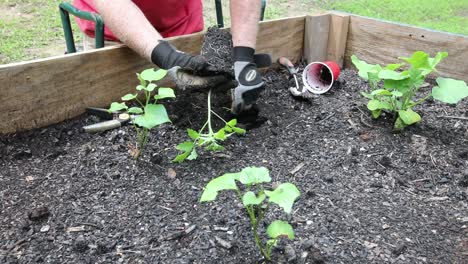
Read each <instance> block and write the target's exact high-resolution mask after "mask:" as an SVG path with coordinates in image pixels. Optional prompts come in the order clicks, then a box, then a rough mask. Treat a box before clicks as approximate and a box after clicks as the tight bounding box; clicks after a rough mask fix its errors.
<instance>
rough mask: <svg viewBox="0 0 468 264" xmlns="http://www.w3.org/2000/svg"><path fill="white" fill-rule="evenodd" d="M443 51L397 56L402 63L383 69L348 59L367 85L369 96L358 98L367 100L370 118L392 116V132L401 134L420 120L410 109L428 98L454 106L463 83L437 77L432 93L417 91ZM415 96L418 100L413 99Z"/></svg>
mask: <svg viewBox="0 0 468 264" xmlns="http://www.w3.org/2000/svg"><path fill="white" fill-rule="evenodd" d="M447 55H448V54H447V52H438V53H437V55H436V56H435V57H434V58H431V57H429V55H428V54H427V53H425V52H423V51H416V52H415V53H413V54H412V55H411V57H409V58H405V57H400V58H399V59H400V60H402V61H403V62H402V63H398V64H389V65H387V66H385V67H382V66H380V65H372V64H368V63H366V62H364V61H361V60H359V59H358V58H357V57H356V56H355V55H353V56H352V57H351V59H352V62H353V64H354V65H355V66H356V68H357V69H358V70H359V76H360V77H362V78H363V79H365V80H367V81H368V82H369V85H370V86H371V88H372V91H371V92H370V93H365V92H363V93H362V95H363V96H364V97H366V98H368V99H369V102H368V104H367V108H368V109H369V110H370V111H371V113H372V117H373V118H378V117H380V115H381V114H382V111H387V112H390V113H393V114H394V116H395V123H394V129H395V131H401V130H402V129H404V128H405V127H406V126H409V125H412V124H415V123H417V122H419V121H420V120H421V116H420V115H419V114H418V113H417V112H415V111H414V110H413V107H415V106H417V105H419V104H421V103H423V102H424V101H425V100H427V99H428V98H430V97H432V98H434V99H436V100H439V101H441V102H444V103H449V104H456V103H458V102H459V101H460V100H462V99H463V98H465V97H467V96H468V87H467V85H466V83H465V82H464V81H460V80H454V79H450V78H442V77H438V78H437V79H436V82H437V84H438V86H435V87H433V88H432V92H431V93H429V94H426V95H420V94H418V92H419V91H420V90H421V88H423V87H425V85H424V84H425V80H426V77H427V76H428V75H429V74H430V73H432V72H437V70H436V66H437V64H438V63H439V62H440V61H441V60H442V59H444V58H445V57H447ZM415 97H418V98H419V99H415Z"/></svg>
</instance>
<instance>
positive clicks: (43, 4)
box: [0, 0, 66, 63]
mask: <svg viewBox="0 0 468 264" xmlns="http://www.w3.org/2000/svg"><path fill="white" fill-rule="evenodd" d="M60 2H63V1H60V0H19V1H18V0H15V1H14V0H0V39H1V41H0V63H9V62H15V61H22V60H30V59H34V58H39V57H47V56H52V55H59V54H63V53H64V51H65V49H66V48H65V41H64V40H63V31H62V25H61V21H60V15H59V11H58V10H59V9H58V5H59V3H60Z"/></svg>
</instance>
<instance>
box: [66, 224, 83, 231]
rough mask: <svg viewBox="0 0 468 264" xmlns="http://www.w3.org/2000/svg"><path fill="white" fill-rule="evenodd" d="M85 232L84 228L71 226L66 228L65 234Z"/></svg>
mask: <svg viewBox="0 0 468 264" xmlns="http://www.w3.org/2000/svg"><path fill="white" fill-rule="evenodd" d="M83 231H85V226H84V225H82V226H71V227H67V232H83Z"/></svg>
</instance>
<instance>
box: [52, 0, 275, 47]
mask: <svg viewBox="0 0 468 264" xmlns="http://www.w3.org/2000/svg"><path fill="white" fill-rule="evenodd" d="M215 6H216V20H217V22H218V27H219V28H222V27H224V17H223V7H222V5H221V0H215ZM265 8H266V0H262V9H261V13H260V21H263V18H264V14H265ZM59 10H60V18H61V19H62V27H63V33H64V35H65V42H66V44H67V53H75V52H76V46H75V38H74V37H73V31H72V27H71V23H70V14H72V15H74V16H76V17H79V18H82V19H86V20H90V21H93V22H94V23H95V25H96V27H95V31H94V32H95V36H96V48H97V49H98V48H102V47H104V21H103V20H102V17H101V16H100V15H99V14H96V13H92V12H86V11H82V10H79V9H77V8H76V7H74V6H73V5H72V4H70V3H61V4H59Z"/></svg>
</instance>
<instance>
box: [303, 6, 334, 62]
mask: <svg viewBox="0 0 468 264" xmlns="http://www.w3.org/2000/svg"><path fill="white" fill-rule="evenodd" d="M330 17H331V15H330V14H323V15H314V16H307V17H306V24H305V36H304V58H305V59H306V61H307V62H308V63H311V62H314V61H325V60H326V58H327V46H328V35H329V30H330Z"/></svg>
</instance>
